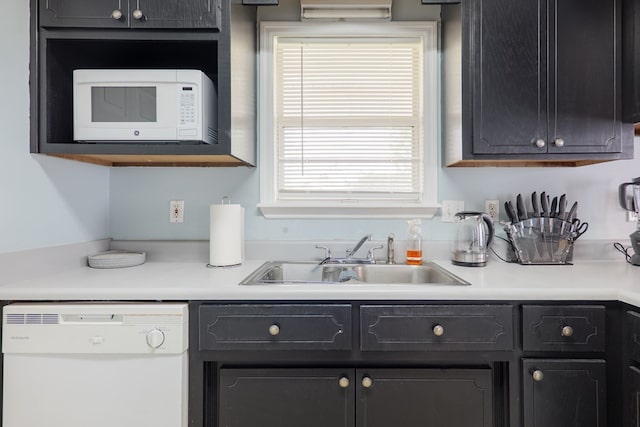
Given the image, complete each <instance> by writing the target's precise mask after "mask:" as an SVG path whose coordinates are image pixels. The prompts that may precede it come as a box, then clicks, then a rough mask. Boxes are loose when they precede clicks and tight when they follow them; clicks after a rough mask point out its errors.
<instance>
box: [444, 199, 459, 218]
mask: <svg viewBox="0 0 640 427" xmlns="http://www.w3.org/2000/svg"><path fill="white" fill-rule="evenodd" d="M463 210H464V201H462V200H443V201H442V222H453V218H454V217H455V215H456V213H458V212H462V211H463Z"/></svg>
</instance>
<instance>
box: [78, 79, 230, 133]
mask: <svg viewBox="0 0 640 427" xmlns="http://www.w3.org/2000/svg"><path fill="white" fill-rule="evenodd" d="M217 117H218V112H217V97H216V90H215V87H214V85H213V83H212V82H211V80H210V79H209V78H208V77H207V76H206V75H205V74H204V73H203V72H202V71H199V70H74V71H73V139H74V140H75V141H78V142H84V141H87V142H125V143H126V142H167V143H206V144H216V143H217V142H218V129H217V121H218V120H217Z"/></svg>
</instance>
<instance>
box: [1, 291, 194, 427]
mask: <svg viewBox="0 0 640 427" xmlns="http://www.w3.org/2000/svg"><path fill="white" fill-rule="evenodd" d="M186 310H187V307H186V304H99V305H98V304H65V305H54V304H31V305H27V304H14V305H8V306H6V307H4V309H3V325H2V326H3V334H2V337H3V343H2V347H3V353H4V378H3V415H2V417H3V424H2V425H3V426H4V427H42V426H50V427H88V426H91V427H146V426H154V427H186V426H187V360H188V357H187V344H186V343H187V337H188V335H187V333H186V331H187V325H186V323H187V312H186Z"/></svg>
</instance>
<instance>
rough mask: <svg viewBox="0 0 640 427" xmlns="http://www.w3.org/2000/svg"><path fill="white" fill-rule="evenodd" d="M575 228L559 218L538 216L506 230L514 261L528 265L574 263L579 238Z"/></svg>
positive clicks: (510, 225)
mask: <svg viewBox="0 0 640 427" xmlns="http://www.w3.org/2000/svg"><path fill="white" fill-rule="evenodd" d="M574 228H575V227H574V225H573V224H572V223H570V222H567V221H564V220H562V219H559V218H549V217H538V218H529V219H526V220H524V221H520V222H516V223H512V224H508V225H506V226H505V227H504V230H505V232H506V233H507V236H508V238H509V242H510V243H511V250H512V252H513V257H512V259H514V260H515V262H518V263H520V264H524V265H535V264H538V265H549V264H571V262H572V261H573V244H574V242H575V239H576V238H577V233H576V232H575V230H574Z"/></svg>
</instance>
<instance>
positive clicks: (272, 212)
mask: <svg viewBox="0 0 640 427" xmlns="http://www.w3.org/2000/svg"><path fill="white" fill-rule="evenodd" d="M440 207H441V206H440V205H439V204H436V203H434V204H421V205H418V204H394V205H380V204H372V203H367V204H365V203H358V204H335V205H331V204H327V203H323V204H311V203H304V204H303V203H278V204H275V203H260V204H258V209H260V211H261V212H262V215H264V217H265V218H269V219H278V218H307V219H312V218H336V219H341V218H342V219H350V218H373V219H375V218H379V219H393V218H403V219H406V218H422V219H432V218H433V217H434V216H435V214H436V212H438V210H439V209H440Z"/></svg>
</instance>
